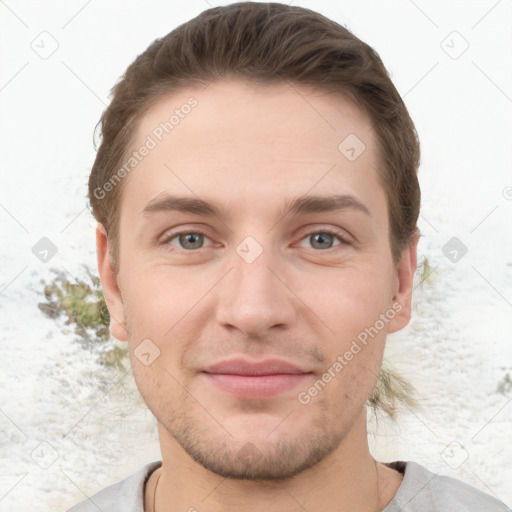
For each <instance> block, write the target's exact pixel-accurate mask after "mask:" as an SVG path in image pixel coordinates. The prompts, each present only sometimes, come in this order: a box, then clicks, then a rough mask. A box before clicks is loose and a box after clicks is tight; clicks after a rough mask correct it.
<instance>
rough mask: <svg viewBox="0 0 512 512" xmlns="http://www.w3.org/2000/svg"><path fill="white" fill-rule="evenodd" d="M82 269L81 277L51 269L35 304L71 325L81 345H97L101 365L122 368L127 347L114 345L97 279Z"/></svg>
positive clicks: (47, 314)
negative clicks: (40, 295)
mask: <svg viewBox="0 0 512 512" xmlns="http://www.w3.org/2000/svg"><path fill="white" fill-rule="evenodd" d="M84 269H85V274H86V278H85V279H75V278H73V277H72V276H69V275H68V274H66V273H65V272H63V271H59V270H55V269H52V270H51V271H52V272H53V273H54V274H55V277H54V278H53V279H52V280H51V282H49V283H47V282H45V281H44V280H41V283H42V284H43V285H44V290H43V293H44V298H45V300H44V301H42V302H40V303H39V304H38V307H39V309H40V310H41V311H42V312H43V313H44V314H45V315H46V316H48V317H49V318H53V319H56V318H62V317H64V318H65V320H64V324H65V325H69V326H72V327H73V330H74V332H75V334H76V335H77V336H78V339H79V340H80V341H81V342H82V343H83V344H85V345H86V346H87V347H88V348H98V350H97V353H98V357H99V361H100V362H101V363H102V364H105V365H107V366H113V367H116V368H118V369H120V370H125V364H124V363H125V359H126V356H127V349H126V348H122V347H119V346H117V345H114V343H113V339H112V338H111V336H110V330H109V323H110V316H109V313H108V309H107V305H106V303H105V297H104V296H103V291H102V290H101V283H100V280H99V278H98V277H97V276H96V275H94V274H93V273H92V272H91V270H90V269H89V268H88V267H87V266H85V265H84ZM98 344H101V347H98Z"/></svg>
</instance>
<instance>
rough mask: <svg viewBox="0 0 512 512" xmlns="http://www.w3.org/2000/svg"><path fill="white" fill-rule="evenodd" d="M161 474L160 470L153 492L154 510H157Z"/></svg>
mask: <svg viewBox="0 0 512 512" xmlns="http://www.w3.org/2000/svg"><path fill="white" fill-rule="evenodd" d="M161 476H162V473H161V472H160V473H159V474H158V478H157V479H156V484H155V492H154V493H153V512H156V490H157V488H158V482H160V477H161Z"/></svg>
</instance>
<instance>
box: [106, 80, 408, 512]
mask: <svg viewBox="0 0 512 512" xmlns="http://www.w3.org/2000/svg"><path fill="white" fill-rule="evenodd" d="M190 96H194V97H195V98H196V99H197V101H198V106H197V107H196V108H195V109H193V110H192V111H191V113H190V114H188V115H187V116H186V117H184V118H183V119H181V120H180V123H179V124H178V125H177V126H176V127H175V128H174V130H173V131H172V133H170V134H169V135H167V136H166V137H164V139H163V140H162V141H161V142H160V143H159V144H158V145H157V147H156V148H154V149H152V150H151V152H150V153H149V154H148V155H147V156H146V157H145V158H144V159H143V160H142V161H141V162H140V164H139V165H138V166H137V167H136V168H135V169H134V170H133V171H132V172H131V173H130V175H129V176H127V177H126V178H124V180H125V182H124V183H123V187H124V188H123V192H122V199H121V205H120V232H119V233H120V246H119V249H120V250H119V254H120V267H119V270H118V272H116V270H115V269H114V268H113V266H112V264H111V262H110V259H109V257H108V250H109V248H108V241H107V237H106V234H105V231H104V229H103V227H102V226H101V225H99V226H98V229H97V247H98V265H99V271H100V276H101V280H102V284H103V288H104V293H105V298H106V301H107V304H108V308H109V311H110V313H111V318H112V320H111V332H112V334H113V335H114V336H115V337H116V338H118V339H120V340H125V341H127V342H128V344H129V348H130V353H131V358H132V368H133V373H134V377H135V380H136V383H137V386H138V388H139V390H140V392H141V394H142V396H143V397H144V399H145V401H146V403H147V405H148V407H149V409H150V410H151V411H152V412H153V414H154V415H155V417H156V418H157V420H158V431H159V438H160V445H161V451H162V463H163V465H162V468H161V469H160V470H157V471H156V472H154V473H153V474H152V476H151V478H150V480H149V482H148V484H147V487H146V494H145V506H146V510H150V511H151V510H153V509H154V503H153V493H154V490H155V482H156V479H157V478H158V477H160V480H159V483H158V487H157V493H156V501H157V503H156V510H157V511H158V512H163V511H165V510H167V511H178V510H189V509H190V510H192V509H191V507H193V508H195V509H197V510H200V511H201V512H216V511H221V510H222V511H239V510H246V511H249V512H251V511H263V510H264V511H266V512H269V511H270V512H272V511H283V510H286V511H290V512H292V511H293V512H294V511H302V510H304V509H307V510H322V511H326V512H330V511H332V512H334V511H337V512H339V511H345V510H346V511H348V510H351V511H352V510H358V511H366V510H367V511H376V510H382V509H383V508H384V507H385V505H386V504H387V503H388V502H389V501H390V500H391V499H392V497H393V496H394V494H395V493H396V491H397V489H398V487H399V485H400V483H401V480H402V476H401V475H400V474H399V473H398V472H396V471H394V470H393V469H391V468H389V467H387V466H385V465H383V464H381V463H377V462H376V461H374V459H373V458H372V456H371V454H370V452H369V449H368V443H367V431H366V401H367V399H368V397H369V396H370V395H371V393H372V391H373V389H374V386H375V384H376V381H377V376H378V373H379V370H380V366H381V362H382V355H383V350H384V345H385V339H386V335H387V333H388V332H389V333H391V332H394V331H397V330H399V329H401V328H403V327H404V326H405V325H407V323H408V322H409V319H410V303H411V291H412V280H413V275H414V271H415V269H416V244H417V238H416V239H415V240H414V241H413V243H412V244H411V245H410V246H409V247H407V248H406V249H405V250H404V251H403V253H402V257H401V260H400V262H399V263H398V264H396V263H395V262H394V261H393V258H392V255H391V248H390V245H389V236H388V233H389V225H388V214H387V200H386V195H385V192H384V189H383V187H382V184H381V182H380V178H379V176H378V174H377V170H378V169H379V155H378V148H377V145H376V141H375V138H374V135H373V132H372V126H371V122H370V120H369V118H368V117H367V116H366V115H365V114H364V113H363V112H362V111H361V110H360V109H359V108H357V107H356V106H355V105H354V104H353V103H352V102H350V101H349V100H348V99H347V98H346V97H344V96H342V95H339V94H338V95H333V94H325V93H320V92H318V91H316V92H315V91H314V90H312V89H308V88H305V87H297V86H294V87H293V88H292V87H291V86H290V85H289V84H287V83H283V84H278V85H272V86H261V85H254V84H248V83H245V82H242V81H238V80H235V79H224V80H221V81H217V82H214V83H212V84H210V85H209V86H208V87H207V88H206V89H203V90H201V89H196V88H190V89H187V90H184V91H181V92H176V93H173V94H171V95H168V96H166V97H164V98H163V99H161V100H159V101H158V102H157V103H156V104H155V105H154V106H153V107H152V108H151V109H150V110H149V111H148V112H147V113H146V114H145V116H144V117H143V118H142V119H141V120H140V123H139V125H138V127H137V131H136V137H135V140H134V147H139V146H140V145H141V144H142V143H143V142H144V140H145V139H146V137H147V135H148V134H151V133H152V130H153V129H154V128H155V126H157V125H158V124H159V123H160V122H162V121H163V120H165V119H168V118H169V115H170V114H171V113H172V111H173V110H174V109H176V108H179V107H180V105H183V104H184V103H186V101H187V99H188V98H189V97H190ZM349 134H356V135H357V137H358V138H359V139H360V140H361V141H363V142H364V144H365V146H366V149H365V151H364V152H363V153H362V154H361V155H360V156H359V157H358V158H357V159H356V160H354V161H349V160H348V159H347V158H346V157H345V156H344V155H343V154H342V153H341V152H340V151H339V150H338V146H339V144H340V142H342V141H343V140H344V139H345V137H347V136H348V135H349ZM165 194H172V195H174V196H183V197H189V198H196V199H197V198H200V199H201V200H204V201H208V202H214V203H215V204H217V205H218V206H219V207H220V208H223V209H224V210H226V211H223V213H222V215H219V216H214V215H213V216H212V215H203V214H198V213H191V212H177V211H173V210H169V211H153V212H149V213H144V212H143V210H144V208H145V207H146V206H147V205H148V204H149V203H151V202H153V204H154V202H155V201H158V200H159V199H162V198H163V197H164V196H165ZM333 194H336V195H350V196H353V197H354V198H356V199H357V200H358V201H359V202H360V203H362V204H363V205H365V207H366V208H367V209H368V213H365V212H364V211H362V210H360V209H357V208H354V207H346V208H342V209H338V210H333V211H324V212H306V213H302V214H294V213H292V212H289V211H288V210H287V205H289V202H291V201H293V200H294V199H296V198H300V197H304V196H306V195H307V196H311V195H314V196H320V197H326V196H331V195H333ZM325 230H335V231H336V233H337V235H336V236H334V237H332V238H330V237H329V236H327V237H324V238H323V239H320V243H319V241H318V240H319V239H318V236H317V237H315V236H314V235H315V234H318V233H322V232H325ZM198 231H199V232H202V233H204V235H205V236H206V238H204V239H203V242H204V243H203V246H202V247H200V243H201V239H200V238H199V239H197V238H195V239H194V238H193V237H192V239H193V240H195V242H197V243H198V244H199V248H196V249H188V250H187V249H185V248H183V247H182V245H180V238H179V236H177V235H176V233H177V232H184V233H197V232H198ZM171 235H172V236H171ZM312 235H313V236H312ZM247 236H251V237H253V238H254V240H256V241H257V244H258V245H259V246H260V247H261V249H262V252H261V254H260V255H259V257H258V258H257V259H256V260H255V261H254V262H252V263H248V262H246V261H245V260H244V259H242V257H241V256H240V255H239V254H238V253H237V251H236V249H237V247H238V246H239V244H240V243H241V242H242V241H243V240H244V239H245V238H246V237H247ZM338 236H340V237H342V238H341V239H340V238H337V237H338ZM342 240H344V241H342ZM181 241H182V242H183V239H181ZM186 243H187V240H185V244H186ZM187 247H190V245H188V246H187ZM194 247H198V245H195V246H194ZM319 247H320V248H319ZM393 304H395V306H396V305H397V304H400V306H401V309H400V312H399V313H396V314H395V315H394V318H393V319H392V320H390V321H389V322H387V323H386V324H385V327H384V328H383V329H381V330H380V331H379V333H378V335H376V336H375V337H374V338H373V339H371V341H370V342H369V343H368V344H367V345H366V346H365V347H364V348H363V349H362V350H361V351H360V352H359V353H358V354H357V355H355V356H354V357H353V359H352V360H351V361H349V362H348V364H347V365H346V366H344V368H343V369H342V371H340V372H338V373H336V377H335V378H333V379H332V380H331V381H330V382H329V383H328V384H327V385H326V386H325V387H324V388H323V389H322V390H321V391H320V392H319V393H318V394H317V395H316V396H314V397H313V398H311V401H310V402H309V403H308V404H306V405H305V404H301V403H300V402H299V401H298V399H297V395H298V393H299V392H301V391H307V390H308V388H309V387H310V386H311V385H312V384H313V383H314V382H315V381H317V380H318V379H319V378H321V377H322V375H323V374H324V373H325V372H326V371H327V370H328V368H329V367H331V366H332V364H333V363H334V362H335V361H336V359H337V357H338V356H339V355H342V354H344V353H345V352H346V351H347V350H348V349H349V347H350V345H351V343H352V341H353V340H354V339H355V338H356V337H357V335H358V334H359V333H360V332H361V331H363V330H364V329H365V328H367V327H370V326H373V325H374V324H375V322H376V320H378V319H379V315H380V314H382V313H385V312H386V311H388V310H390V309H392V306H393ZM144 339H150V340H151V342H152V343H153V344H154V345H155V346H157V347H158V349H159V350H160V355H159V357H157V358H156V359H155V360H154V361H153V362H152V363H151V364H150V365H149V366H146V365H144V364H142V363H141V361H140V360H139V359H138V358H137V357H135V355H134V351H135V349H136V348H137V346H138V345H139V344H140V343H141V341H142V340H144ZM234 355H240V356H243V357H246V358H250V359H252V360H261V359H264V358H267V357H278V358H281V359H284V360H286V361H289V362H291V363H293V364H295V365H297V366H299V367H300V368H301V369H303V370H304V371H307V372H311V374H310V375H308V376H306V378H304V379H303V380H302V381H301V382H300V384H299V385H298V386H296V387H295V388H293V389H291V390H288V391H285V392H283V393H282V394H279V395H277V396H274V397H270V398H265V399H258V400H256V399H249V398H238V397H236V396H233V395H232V394H229V393H226V392H224V391H222V390H220V389H217V388H216V387H215V386H212V385H211V383H209V382H208V380H207V379H205V376H204V374H202V373H201V371H202V370H203V369H204V368H205V367H206V366H207V365H210V364H213V363H215V362H217V361H220V360H221V359H225V358H227V357H231V356H234ZM241 450H242V452H240V451H241ZM248 450H249V451H250V453H251V455H252V461H251V462H248V461H247V459H243V458H242V459H241V458H240V457H239V453H245V454H247V451H248ZM249 458H250V457H249Z"/></svg>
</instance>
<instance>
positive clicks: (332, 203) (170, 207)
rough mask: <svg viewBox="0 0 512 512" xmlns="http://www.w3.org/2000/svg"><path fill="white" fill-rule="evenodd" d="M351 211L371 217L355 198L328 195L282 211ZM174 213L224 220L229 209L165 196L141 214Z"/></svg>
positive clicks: (296, 201)
mask: <svg viewBox="0 0 512 512" xmlns="http://www.w3.org/2000/svg"><path fill="white" fill-rule="evenodd" d="M346 209H352V210H356V211H360V212H362V213H365V214H366V215H369V216H371V213H370V210H369V209H368V208H367V207H366V206H365V205H364V204H363V203H362V202H361V201H359V199H357V198H356V197H355V196H352V195H348V194H344V195H330V196H303V197H298V198H296V199H293V200H288V201H286V202H285V208H284V211H285V212H287V213H291V214H293V215H305V214H308V213H322V212H331V211H336V210H346ZM167 211H176V212H183V213H193V214H196V215H204V216H210V217H213V216H215V217H219V218H226V217H228V215H229V209H227V208H223V207H221V206H219V205H217V204H215V203H212V202H208V201H204V200H202V199H199V198H194V197H178V196H172V195H166V196H164V197H157V198H155V199H153V200H152V201H150V202H149V203H148V204H147V205H146V206H145V208H144V209H143V210H142V212H141V213H142V214H143V215H146V214H151V213H153V212H167Z"/></svg>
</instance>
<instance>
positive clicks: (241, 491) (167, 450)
mask: <svg viewBox="0 0 512 512" xmlns="http://www.w3.org/2000/svg"><path fill="white" fill-rule="evenodd" d="M158 429H159V436H160V445H161V450H162V468H161V469H160V471H158V472H156V473H158V474H154V477H153V478H152V482H151V485H150V484H149V483H148V486H147V487H146V498H145V502H146V510H149V511H153V510H154V506H153V503H152V502H153V499H152V498H153V491H154V489H155V484H156V479H157V478H158V479H159V482H158V488H157V489H156V490H157V491H158V492H157V493H156V496H157V498H156V512H174V511H178V510H187V511H190V512H194V510H200V511H201V512H235V511H236V512H238V511H239V510H244V511H247V512H260V511H265V512H274V511H275V512H278V511H282V510H287V511H290V512H303V511H304V510H323V511H325V512H345V511H347V512H348V511H353V510H365V511H369V512H377V511H381V510H383V509H384V507H385V506H386V505H387V503H389V501H390V500H391V499H392V498H393V496H394V495H395V493H396V491H397V490H398V487H399V486H400V483H401V481H402V476H401V475H400V474H399V473H398V472H396V471H394V470H392V469H390V468H388V467H387V466H384V465H382V464H380V463H377V462H375V460H374V459H373V458H372V456H371V454H370V452H369V449H368V441H367V432H366V414H365V413H363V414H361V416H360V417H359V418H358V419H357V420H356V421H355V422H354V425H353V426H352V427H351V429H350V431H349V432H348V433H347V435H346V436H345V438H344V439H343V441H342V442H341V443H340V445H339V446H338V448H337V449H336V450H335V451H334V452H333V453H331V454H330V455H329V456H328V457H326V458H325V459H323V460H322V461H321V462H319V463H318V464H316V465H315V466H313V467H312V468H309V469H308V470H305V471H303V472H302V473H299V474H298V475H296V476H294V477H292V478H289V479H286V480H280V481H265V482H261V481H250V480H234V479H227V478H223V477H221V476H219V475H216V474H215V473H212V472H211V471H209V470H207V469H205V468H204V467H203V466H201V465H199V464H198V463H196V462H195V461H194V460H192V459H191V458H190V457H189V455H188V454H187V453H185V452H184V451H183V449H182V448H181V446H180V445H179V444H178V443H176V441H175V440H174V438H172V437H171V436H170V435H169V433H168V432H167V431H166V430H165V429H164V427H162V425H159V427H158Z"/></svg>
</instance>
